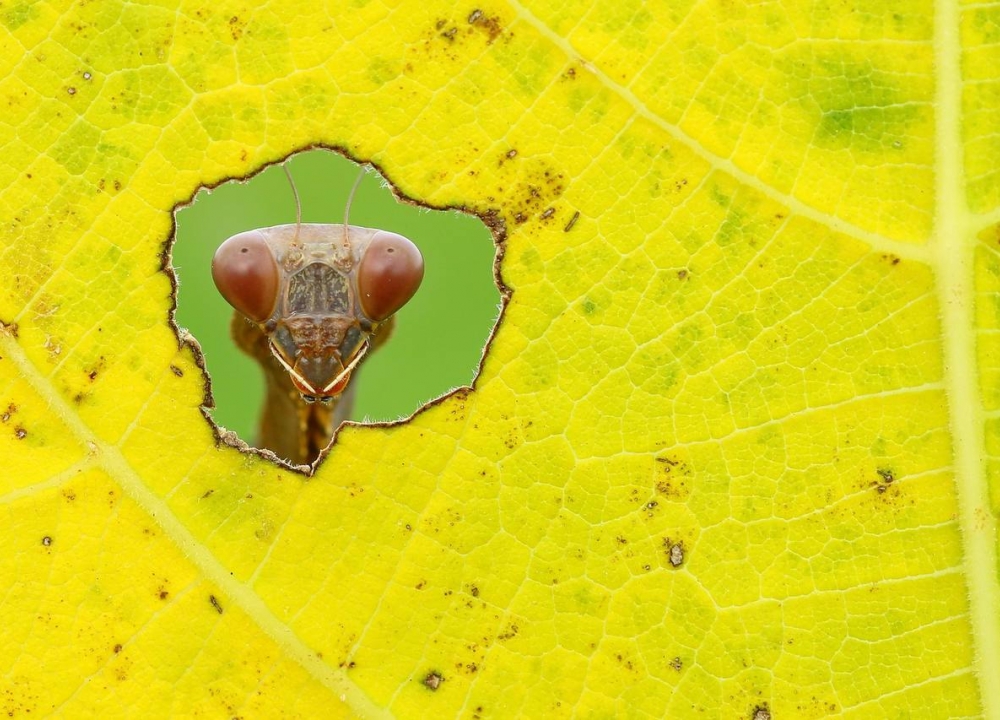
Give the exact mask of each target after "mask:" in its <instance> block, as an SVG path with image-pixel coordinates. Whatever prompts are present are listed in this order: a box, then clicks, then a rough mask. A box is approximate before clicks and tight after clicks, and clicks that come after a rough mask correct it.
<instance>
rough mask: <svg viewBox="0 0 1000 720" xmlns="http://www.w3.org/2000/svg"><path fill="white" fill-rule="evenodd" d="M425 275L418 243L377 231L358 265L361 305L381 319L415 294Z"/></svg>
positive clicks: (376, 319)
mask: <svg viewBox="0 0 1000 720" xmlns="http://www.w3.org/2000/svg"><path fill="white" fill-rule="evenodd" d="M423 278H424V259H423V256H421V254H420V251H419V250H418V249H417V246H416V245H414V244H413V243H412V242H410V241H409V240H407V239H406V238H405V237H403V236H402V235H397V234H396V233H391V232H385V231H381V232H378V233H377V234H376V235H375V237H374V238H372V241H371V243H370V244H369V245H368V247H367V248H366V249H365V253H364V255H363V256H362V258H361V263H360V265H359V266H358V291H359V294H360V298H359V299H360V300H361V307H362V309H363V310H364V312H365V315H367V316H368V317H369V318H370V319H371V320H373V321H374V322H380V321H382V320H385V319H386V318H387V317H389V316H390V315H392V314H393V313H394V312H396V311H397V310H399V309H400V308H401V307H403V305H405V304H406V302H407V301H408V300H409V299H410V298H411V297H413V294H414V293H415V292H416V291H417V288H419V287H420V281H421V280H423Z"/></svg>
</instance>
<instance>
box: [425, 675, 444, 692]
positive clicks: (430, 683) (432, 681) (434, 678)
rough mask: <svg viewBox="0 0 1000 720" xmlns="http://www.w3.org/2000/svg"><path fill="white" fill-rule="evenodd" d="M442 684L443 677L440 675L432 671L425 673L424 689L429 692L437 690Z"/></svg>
mask: <svg viewBox="0 0 1000 720" xmlns="http://www.w3.org/2000/svg"><path fill="white" fill-rule="evenodd" d="M443 682H444V677H442V675H441V673H439V672H437V671H436V670H433V671H431V672H429V673H427V677H425V678H424V687H426V688H427V689H429V690H437V689H438V688H439V687H441V683H443Z"/></svg>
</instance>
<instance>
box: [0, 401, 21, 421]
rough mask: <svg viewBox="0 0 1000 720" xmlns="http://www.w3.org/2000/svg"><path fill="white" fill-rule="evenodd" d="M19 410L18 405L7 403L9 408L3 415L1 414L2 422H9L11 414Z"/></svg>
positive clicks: (0, 419)
mask: <svg viewBox="0 0 1000 720" xmlns="http://www.w3.org/2000/svg"><path fill="white" fill-rule="evenodd" d="M16 412H17V405H15V404H14V403H10V404H9V405H7V409H6V410H5V411H4V413H3V414H2V415H0V422H7V421H8V420H10V416H11V415H13V414H14V413H16Z"/></svg>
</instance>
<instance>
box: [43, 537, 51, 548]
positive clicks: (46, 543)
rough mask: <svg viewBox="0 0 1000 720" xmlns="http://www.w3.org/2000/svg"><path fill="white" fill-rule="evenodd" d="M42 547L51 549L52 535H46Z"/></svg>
mask: <svg viewBox="0 0 1000 720" xmlns="http://www.w3.org/2000/svg"><path fill="white" fill-rule="evenodd" d="M42 545H44V546H45V547H49V546H50V545H52V537H51V536H50V535H46V536H45V537H43V538H42Z"/></svg>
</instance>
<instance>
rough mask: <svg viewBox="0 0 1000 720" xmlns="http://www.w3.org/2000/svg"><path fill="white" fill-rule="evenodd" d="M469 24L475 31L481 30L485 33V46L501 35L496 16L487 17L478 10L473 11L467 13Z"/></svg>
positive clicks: (501, 28) (500, 27) (501, 31)
mask: <svg viewBox="0 0 1000 720" xmlns="http://www.w3.org/2000/svg"><path fill="white" fill-rule="evenodd" d="M468 19H469V24H470V25H472V26H473V27H475V28H476V29H477V30H481V31H483V32H485V33H486V36H487V38H486V44H487V45H490V44H492V43H493V41H494V40H496V39H497V38H498V37H500V35H501V34H502V33H503V26H501V25H500V18H499V17H497V16H495V15H494V16H492V17H487V16H486V14H485V13H484V12H483V11H482V10H479V9H478V8H477V9H476V10H473V11H472V12H471V13H469V18H468Z"/></svg>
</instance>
